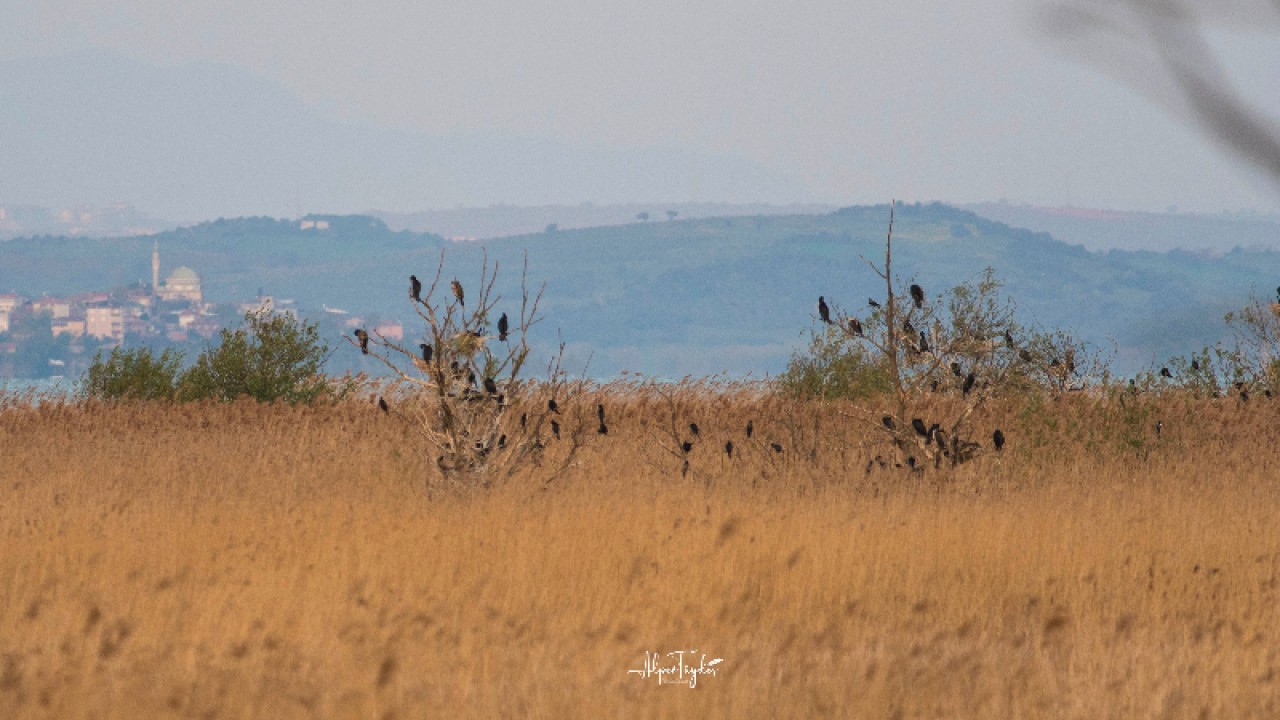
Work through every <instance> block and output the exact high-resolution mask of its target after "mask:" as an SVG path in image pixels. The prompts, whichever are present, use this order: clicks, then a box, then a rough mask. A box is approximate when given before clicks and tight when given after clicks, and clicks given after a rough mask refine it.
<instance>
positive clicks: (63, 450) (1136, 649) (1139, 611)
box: [0, 386, 1280, 718]
mask: <svg viewBox="0 0 1280 720" xmlns="http://www.w3.org/2000/svg"><path fill="white" fill-rule="evenodd" d="M597 401H603V402H605V403H606V405H607V410H608V413H609V434H608V435H607V436H605V437H596V438H592V439H591V441H590V442H589V443H588V445H587V446H586V448H585V449H584V450H583V451H582V452H581V453H580V454H579V455H578V457H577V458H576V464H575V465H574V466H573V467H571V468H570V469H569V470H567V471H565V472H562V473H558V474H557V475H555V476H554V477H551V476H550V475H548V473H550V470H548V469H547V468H549V467H551V466H552V465H553V464H552V463H548V465H547V466H544V468H533V469H531V470H530V471H529V472H526V473H522V474H520V475H518V476H517V477H516V478H514V479H513V480H512V481H511V482H509V483H506V484H503V485H501V486H500V487H497V488H495V489H492V490H489V491H484V492H476V493H457V492H442V491H441V490H440V489H439V487H438V486H437V485H435V484H433V483H432V482H431V481H432V479H433V478H435V477H436V469H435V466H434V462H433V460H432V459H431V458H428V457H425V456H424V453H423V452H422V449H421V447H420V446H419V445H418V444H417V442H416V440H415V437H414V434H413V432H412V429H411V428H409V427H407V426H405V424H403V423H402V422H400V421H399V420H398V419H397V418H396V417H395V416H394V415H384V414H382V413H380V412H378V411H377V410H376V408H374V407H373V406H370V405H367V404H364V403H352V404H348V405H343V406H339V407H328V408H295V407H289V406H260V405H257V404H254V403H251V402H244V403H232V404H227V405H180V406H167V405H144V406H116V407H111V406H105V405H98V404H59V403H45V404H41V405H39V406H32V405H30V404H27V403H11V404H9V405H8V406H5V407H3V409H0V717H3V718H35V717H51V718H52V717H56V718H141V717H147V718H162V717H201V718H290V717H324V718H330V717H333V718H343V717H351V718H417V717H503V718H506V717H547V718H575V717H582V718H599V717H627V718H635V717H655V718H657V717H681V716H684V717H699V718H718V717H724V718H749V717H767V718H774V717H867V718H881V717H904V718H905V717H974V718H1037V717H1043V718H1107V717H1116V718H1157V717H1161V718H1163V717H1171V718H1177V717H1227V718H1243V717H1275V716H1277V715H1278V714H1280V702H1278V701H1277V699H1278V695H1280V613H1278V611H1277V607H1278V603H1280V588H1278V587H1277V572H1278V568H1280V528H1277V523H1276V518H1277V517H1280V513H1278V512H1277V511H1278V510H1280V494H1278V493H1277V487H1278V484H1277V482H1276V474H1277V459H1278V453H1277V450H1276V447H1277V441H1280V428H1278V427H1277V424H1276V423H1275V422H1274V418H1275V417H1276V414H1277V410H1280V405H1276V404H1268V403H1265V402H1251V403H1247V404H1242V403H1240V402H1238V401H1235V400H1228V401H1224V400H1217V401H1210V400H1194V399H1191V398H1179V397H1175V396H1166V397H1164V398H1162V399H1156V400H1153V399H1145V398H1141V397H1138V398H1124V400H1123V402H1122V401H1121V400H1120V399H1119V398H1111V399H1098V398H1072V399H1065V400H1062V401H1057V402H1053V401H1044V402H1042V403H1037V404H1033V405H1027V404H1020V403H1009V404H1008V405H1005V406H1000V407H997V408H995V409H994V410H993V414H992V415H991V419H990V420H987V421H985V422H987V423H988V424H989V425H990V426H992V427H994V426H995V425H997V424H998V425H999V426H1000V427H1002V429H1004V431H1005V432H1006V434H1007V435H1008V436H1009V438H1010V441H1009V446H1008V447H1007V448H1006V450H1005V452H1003V453H1001V454H1000V455H999V456H994V455H993V456H989V457H986V458H984V459H982V460H981V461H979V462H976V463H973V464H970V465H967V466H963V467H961V468H960V469H959V470H958V471H956V472H954V473H928V474H925V475H924V476H918V475H912V474H910V473H907V472H904V471H902V470H897V469H890V470H883V471H882V470H879V469H878V467H873V470H872V471H871V472H870V473H867V472H866V465H867V461H868V459H870V458H872V457H874V454H875V453H877V452H882V451H881V450H877V449H876V448H873V447H868V446H867V443H868V442H870V441H872V440H874V438H875V434H874V431H873V428H872V427H871V426H870V424H868V423H864V422H862V421H861V420H858V419H857V418H858V417H860V416H861V415H860V413H862V412H863V408H859V407H857V406H851V405H841V404H825V405H818V404H805V403H800V402H794V401H787V400H782V399H778V398H776V397H771V396H767V395H759V394H756V393H752V392H748V391H734V392H719V391H716V390H715V389H714V388H708V387H705V386H687V387H685V388H682V389H678V390H676V391H674V394H672V393H669V394H668V395H667V396H658V395H656V394H654V393H653V392H651V391H645V390H643V389H637V388H634V387H632V388H621V389H618V388H612V389H604V390H602V391H601V392H600V394H598V395H596V396H592V397H586V398H584V399H583V401H582V402H583V407H584V408H585V412H588V413H591V412H592V411H593V410H594V403H595V402H597ZM673 408H674V412H673ZM869 409H870V410H873V409H874V408H869ZM690 420H692V421H695V422H697V423H698V424H699V426H700V430H701V433H700V436H699V438H700V439H699V441H698V443H697V444H696V445H695V448H694V450H693V452H692V453H691V459H690V471H689V473H688V475H687V476H682V474H681V464H680V461H679V460H678V459H677V458H676V457H674V456H673V455H672V454H671V453H669V452H667V450H666V449H664V447H663V444H664V443H667V442H670V440H671V432H670V427H671V425H672V423H673V422H674V423H676V424H677V426H678V425H679V424H680V423H687V422H688V421H690ZM748 420H752V421H753V423H754V426H755V437H754V438H753V439H752V440H751V441H747V440H746V439H745V437H744V436H743V435H744V433H743V428H744V427H745V424H746V422H747V421H748ZM1157 420H1160V421H1163V423H1164V426H1163V431H1162V432H1161V433H1160V434H1159V435H1158V436H1157V435H1156V434H1155V431H1154V423H1155V422H1156V421H1157ZM678 429H679V428H678ZM990 429H991V427H984V428H982V432H983V434H984V435H985V434H987V433H989V431H990ZM727 439H733V440H734V441H735V444H736V448H737V451H736V452H735V456H734V457H733V458H732V459H731V458H728V457H727V456H726V455H725V453H724V452H723V443H724V441H725V440H727ZM774 442H777V443H779V444H781V445H782V446H783V448H784V452H783V453H776V452H774V451H773V450H772V448H771V447H770V445H771V444H772V443H774ZM553 452H554V449H553ZM695 648H696V649H697V650H698V651H700V652H705V653H707V654H708V658H713V657H714V658H723V659H724V661H723V663H721V664H720V665H718V666H717V674H716V675H715V676H701V677H699V678H698V685H697V687H696V688H695V689H689V688H686V687H676V686H659V685H658V684H657V683H656V681H655V680H653V679H652V678H650V679H645V678H642V677H640V676H638V675H636V674H630V673H628V670H631V669H638V668H640V667H641V666H642V663H643V659H644V655H643V654H644V652H645V651H657V652H660V653H664V652H667V651H672V650H680V649H685V650H687V649H695Z"/></svg>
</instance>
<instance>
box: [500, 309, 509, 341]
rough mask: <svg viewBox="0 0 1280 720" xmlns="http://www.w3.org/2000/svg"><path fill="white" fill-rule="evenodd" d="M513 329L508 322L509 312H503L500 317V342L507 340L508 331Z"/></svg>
mask: <svg viewBox="0 0 1280 720" xmlns="http://www.w3.org/2000/svg"><path fill="white" fill-rule="evenodd" d="M510 329H511V326H510V324H509V323H508V322H507V314H506V313H502V317H500V318H498V342H506V340H507V331H508V330H510Z"/></svg>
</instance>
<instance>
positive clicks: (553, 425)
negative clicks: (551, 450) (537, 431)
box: [551, 420, 560, 440]
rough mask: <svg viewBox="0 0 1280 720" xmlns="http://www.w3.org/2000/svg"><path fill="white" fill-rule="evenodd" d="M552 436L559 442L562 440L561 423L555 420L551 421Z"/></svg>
mask: <svg viewBox="0 0 1280 720" xmlns="http://www.w3.org/2000/svg"><path fill="white" fill-rule="evenodd" d="M551 434H552V435H555V436H556V439H557V440H559V439H560V423H558V422H556V421H555V420H552V421H551Z"/></svg>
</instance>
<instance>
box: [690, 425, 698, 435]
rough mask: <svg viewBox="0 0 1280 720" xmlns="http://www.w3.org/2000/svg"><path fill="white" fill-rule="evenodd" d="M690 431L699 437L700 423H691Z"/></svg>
mask: <svg viewBox="0 0 1280 720" xmlns="http://www.w3.org/2000/svg"><path fill="white" fill-rule="evenodd" d="M689 432H691V433H693V436H694V437H698V423H689Z"/></svg>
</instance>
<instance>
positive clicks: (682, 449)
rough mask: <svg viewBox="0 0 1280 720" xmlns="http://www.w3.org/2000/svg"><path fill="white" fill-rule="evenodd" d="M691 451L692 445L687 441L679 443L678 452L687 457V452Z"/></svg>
mask: <svg viewBox="0 0 1280 720" xmlns="http://www.w3.org/2000/svg"><path fill="white" fill-rule="evenodd" d="M692 449H693V443H691V442H689V441H688V440H685V441H684V442H682V443H680V452H682V453H684V454H686V455H688V454H689V451H690V450H692Z"/></svg>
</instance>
